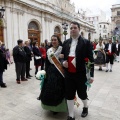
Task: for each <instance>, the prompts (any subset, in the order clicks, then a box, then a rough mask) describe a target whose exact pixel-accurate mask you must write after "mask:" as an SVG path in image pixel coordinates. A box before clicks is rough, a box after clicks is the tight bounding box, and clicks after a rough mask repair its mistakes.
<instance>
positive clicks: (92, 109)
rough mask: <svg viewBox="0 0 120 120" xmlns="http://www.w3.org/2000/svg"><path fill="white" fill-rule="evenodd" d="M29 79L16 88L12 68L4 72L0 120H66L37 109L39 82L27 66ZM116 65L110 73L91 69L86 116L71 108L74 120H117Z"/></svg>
mask: <svg viewBox="0 0 120 120" xmlns="http://www.w3.org/2000/svg"><path fill="white" fill-rule="evenodd" d="M31 68H32V70H31V71H30V72H31V75H32V76H33V77H32V79H29V80H28V81H25V82H22V83H21V84H16V80H15V79H16V74H15V65H14V64H12V65H10V66H8V70H7V71H5V72H4V75H3V76H4V82H5V83H6V84H7V86H8V87H7V88H5V89H4V88H0V120H66V117H67V113H59V114H57V115H53V114H52V112H50V111H45V110H43V109H42V108H41V102H40V101H38V100H37V99H36V98H37V97H38V95H39V93H40V87H39V84H40V81H39V80H36V78H35V75H34V71H35V70H34V66H33V61H32V62H31ZM119 68H120V63H117V62H115V64H114V66H113V72H108V73H106V72H105V67H103V71H98V67H97V66H96V67H95V81H94V83H93V84H92V87H91V88H90V90H89V91H88V98H89V114H88V116H87V117H86V118H81V117H80V114H81V112H82V107H83V105H82V102H81V101H80V100H79V99H78V101H79V103H80V106H79V108H77V107H76V106H75V117H76V120H120V112H119V111H120V71H119Z"/></svg>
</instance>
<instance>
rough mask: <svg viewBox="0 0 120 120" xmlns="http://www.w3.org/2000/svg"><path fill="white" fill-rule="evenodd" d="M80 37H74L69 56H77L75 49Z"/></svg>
mask: <svg viewBox="0 0 120 120" xmlns="http://www.w3.org/2000/svg"><path fill="white" fill-rule="evenodd" d="M77 42H78V39H72V43H71V47H70V53H69V56H73V57H74V56H75V50H76V46H77Z"/></svg>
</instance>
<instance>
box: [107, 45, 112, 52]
mask: <svg viewBox="0 0 120 120" xmlns="http://www.w3.org/2000/svg"><path fill="white" fill-rule="evenodd" d="M111 46H112V43H111V44H109V46H108V50H109V52H110V53H111Z"/></svg>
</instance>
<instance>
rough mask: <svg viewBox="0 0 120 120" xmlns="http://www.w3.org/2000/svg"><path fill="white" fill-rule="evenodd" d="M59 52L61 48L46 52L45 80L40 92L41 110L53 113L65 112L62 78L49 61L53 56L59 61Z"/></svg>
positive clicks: (50, 49)
mask: <svg viewBox="0 0 120 120" xmlns="http://www.w3.org/2000/svg"><path fill="white" fill-rule="evenodd" d="M61 50H62V47H61V46H59V47H58V48H57V49H56V50H55V49H54V48H53V47H51V48H49V49H48V51H47V60H46V65H45V67H46V69H45V70H46V78H45V80H44V84H43V88H42V91H41V105H42V108H43V109H46V110H50V111H53V112H67V104H66V100H65V89H64V88H65V86H64V77H63V76H62V74H61V73H60V72H59V70H58V69H57V68H56V66H55V65H54V64H53V61H52V59H51V56H53V55H54V56H55V57H56V58H57V59H58V60H59V55H60V54H61Z"/></svg>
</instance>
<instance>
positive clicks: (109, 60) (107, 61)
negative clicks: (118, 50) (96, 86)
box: [106, 55, 114, 64]
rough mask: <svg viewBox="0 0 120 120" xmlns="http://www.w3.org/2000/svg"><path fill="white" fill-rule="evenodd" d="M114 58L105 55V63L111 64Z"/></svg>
mask: <svg viewBox="0 0 120 120" xmlns="http://www.w3.org/2000/svg"><path fill="white" fill-rule="evenodd" d="M113 61H114V56H113V55H106V63H109V62H110V64H113Z"/></svg>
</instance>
